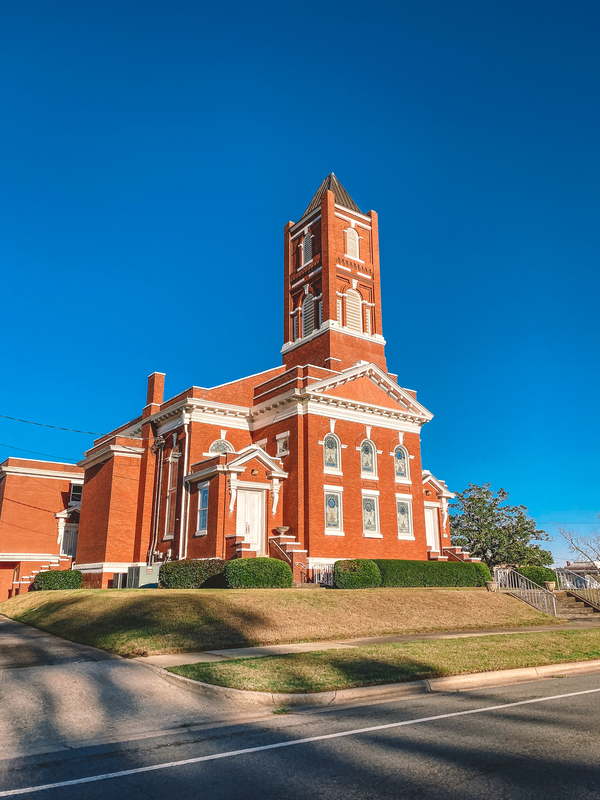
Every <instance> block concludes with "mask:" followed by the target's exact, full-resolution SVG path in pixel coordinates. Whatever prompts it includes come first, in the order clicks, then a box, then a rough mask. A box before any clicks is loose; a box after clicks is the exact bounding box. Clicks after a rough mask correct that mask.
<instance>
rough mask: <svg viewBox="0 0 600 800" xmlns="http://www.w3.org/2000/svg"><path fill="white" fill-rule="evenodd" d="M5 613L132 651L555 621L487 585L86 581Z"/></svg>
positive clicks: (9, 606) (36, 595)
mask: <svg viewBox="0 0 600 800" xmlns="http://www.w3.org/2000/svg"><path fill="white" fill-rule="evenodd" d="M0 614H5V615H6V616H7V617H11V618H12V619H15V620H18V621H20V622H25V623H27V624H29V625H33V626H35V627H37V628H41V629H42V630H46V631H49V632H50V633H54V634H56V635H57V636H62V637H63V638H64V639H70V640H71V641H75V642H81V643H83V644H89V645H93V646H95V647H100V648H102V649H104V650H110V651H112V652H114V653H118V654H119V655H123V656H135V655H145V654H156V653H178V652H193V651H196V650H214V649H221V648H226V647H244V646H253V645H264V644H279V643H288V642H302V641H304V642H306V641H319V640H325V639H352V638H359V637H362V636H380V635H385V634H394V633H420V632H425V631H436V630H437V631H441V630H468V629H477V628H502V627H517V626H524V625H540V624H541V625H543V624H548V625H552V624H553V623H554V622H555V620H554V618H553V617H548V616H546V615H545V614H541V613H538V612H536V611H534V609H532V608H530V607H529V606H527V605H525V604H524V603H521V602H519V601H518V600H514V599H513V598H511V597H505V596H502V595H499V594H492V593H490V592H486V591H485V590H478V589H467V590H456V589H366V590H361V591H356V590H355V591H350V590H345V591H344V590H338V591H327V590H321V591H306V590H302V589H298V590H294V589H247V590H232V589H229V590H223V589H221V590H219V589H202V590H184V589H181V590H168V591H167V590H155V589H142V590H140V589H138V590H126V589H123V590H105V591H102V590H98V589H96V590H91V589H80V590H70V591H52V592H30V593H29V594H26V595H21V596H19V597H15V598H13V599H11V600H7V601H5V602H4V603H0Z"/></svg>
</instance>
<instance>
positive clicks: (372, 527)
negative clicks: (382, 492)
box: [363, 497, 379, 533]
mask: <svg viewBox="0 0 600 800" xmlns="http://www.w3.org/2000/svg"><path fill="white" fill-rule="evenodd" d="M378 527H379V526H378V524H377V498H376V497H363V530H364V531H365V533H377V529H378Z"/></svg>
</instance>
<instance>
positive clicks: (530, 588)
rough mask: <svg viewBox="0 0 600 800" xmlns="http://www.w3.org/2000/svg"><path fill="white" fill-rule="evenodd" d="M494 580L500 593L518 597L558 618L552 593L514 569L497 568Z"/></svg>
mask: <svg viewBox="0 0 600 800" xmlns="http://www.w3.org/2000/svg"><path fill="white" fill-rule="evenodd" d="M494 580H495V581H496V582H497V583H498V589H499V591H501V592H506V594H511V595H512V596H513V597H517V598H518V599H519V600H523V602H524V603H528V604H529V605H530V606H533V607H534V608H537V609H538V610H539V611H543V612H544V613H545V614H551V615H552V616H553V617H556V616H557V613H556V600H555V599H554V595H553V594H552V592H549V591H547V590H546V589H543V588H542V587H541V586H538V585H537V583H534V582H533V581H530V580H529V578H526V577H525V576H524V575H521V574H520V573H519V572H517V571H516V570H515V569H513V568H512V567H495V569H494Z"/></svg>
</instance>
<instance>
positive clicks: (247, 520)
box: [236, 489, 265, 556]
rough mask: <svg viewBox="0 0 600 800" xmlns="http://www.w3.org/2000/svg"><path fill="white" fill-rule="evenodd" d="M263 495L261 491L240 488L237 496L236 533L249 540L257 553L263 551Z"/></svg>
mask: <svg viewBox="0 0 600 800" xmlns="http://www.w3.org/2000/svg"><path fill="white" fill-rule="evenodd" d="M264 508H265V495H264V492H263V491H252V490H249V489H240V490H239V491H238V496H237V521H236V533H237V535H238V536H244V537H245V539H246V541H247V542H250V544H251V545H252V549H253V550H256V553H257V555H259V556H262V555H264V552H265V521H264Z"/></svg>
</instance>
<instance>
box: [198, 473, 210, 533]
mask: <svg viewBox="0 0 600 800" xmlns="http://www.w3.org/2000/svg"><path fill="white" fill-rule="evenodd" d="M205 490H206V508H205V507H204V506H203V505H202V495H203V492H204V491H205ZM209 496H210V481H204V483H199V484H198V510H197V512H196V533H195V534H194V536H206V534H207V532H208V499H209ZM203 511H206V525H205V526H204V527H201V526H200V514H201V513H202V512H203Z"/></svg>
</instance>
